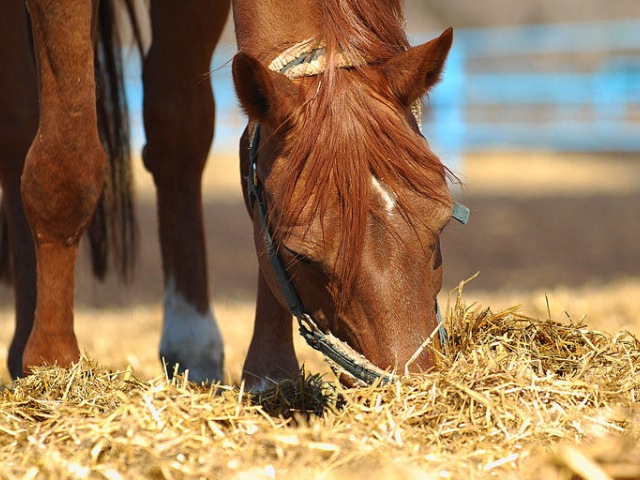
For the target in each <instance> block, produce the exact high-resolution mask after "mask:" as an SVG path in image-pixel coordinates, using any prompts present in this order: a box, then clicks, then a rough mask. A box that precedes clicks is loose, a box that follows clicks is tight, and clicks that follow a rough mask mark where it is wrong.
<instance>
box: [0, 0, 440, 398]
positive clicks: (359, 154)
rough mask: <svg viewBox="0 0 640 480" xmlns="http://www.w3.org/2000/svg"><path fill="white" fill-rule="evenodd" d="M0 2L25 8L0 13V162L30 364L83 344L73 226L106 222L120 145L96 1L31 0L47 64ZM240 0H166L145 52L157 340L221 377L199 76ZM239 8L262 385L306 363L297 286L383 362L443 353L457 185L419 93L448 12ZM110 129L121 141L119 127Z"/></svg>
mask: <svg viewBox="0 0 640 480" xmlns="http://www.w3.org/2000/svg"><path fill="white" fill-rule="evenodd" d="M0 3H2V7H3V11H10V12H11V13H12V15H13V16H12V15H4V16H3V19H2V20H0V22H3V23H2V24H1V25H0V27H2V28H0V43H1V44H2V45H0V62H2V68H0V72H2V73H0V75H3V74H4V76H0V92H1V93H0V95H2V96H1V97H0V102H1V103H0V107H2V108H3V113H5V112H9V113H10V115H9V117H10V118H11V120H7V119H6V117H7V115H5V116H4V117H3V121H4V122H5V123H4V124H2V125H0V155H1V156H2V159H1V160H2V162H0V163H1V165H2V166H1V167H0V178H1V180H2V186H3V191H4V197H3V205H4V210H5V213H6V214H7V225H8V232H9V244H10V246H11V251H12V265H13V274H14V275H13V276H14V278H15V280H16V305H17V328H16V337H15V338H14V342H13V344H12V348H11V355H10V365H11V372H12V374H13V375H18V374H20V373H22V372H23V371H24V372H28V371H29V369H30V367H31V366H33V365H39V364H42V363H52V362H58V363H59V364H63V365H66V364H68V363H70V362H72V361H74V360H76V359H77V358H78V352H79V350H78V345H77V341H76V338H75V335H74V331H73V295H74V267H75V260H76V255H77V250H78V242H79V239H80V237H81V235H82V233H83V232H84V231H85V230H87V228H89V231H90V233H91V232H92V231H93V226H91V227H90V225H93V224H92V221H93V222H94V223H95V222H96V217H98V221H97V223H98V225H100V224H104V223H105V222H104V220H102V221H101V220H100V218H99V217H100V215H99V214H96V211H97V212H100V211H101V209H100V208H98V210H96V208H97V206H98V205H99V202H100V200H101V198H103V199H104V197H108V196H109V195H107V194H103V186H104V184H105V170H107V169H109V168H111V170H114V167H108V166H107V165H108V164H107V162H106V160H105V157H106V156H107V157H109V159H111V157H113V156H114V155H112V152H110V151H109V149H107V155H106V156H105V149H104V147H103V145H105V143H106V144H108V142H105V141H104V135H103V136H102V138H101V136H100V133H99V130H98V128H97V126H98V125H99V124H100V123H101V122H100V113H101V109H100V108H96V91H98V92H101V91H102V89H101V88H100V87H101V86H100V85H98V88H96V79H95V76H94V65H95V64H96V62H97V61H98V60H99V59H100V58H101V55H100V50H99V47H96V36H97V34H98V33H104V32H101V30H105V26H106V25H107V24H106V23H103V22H102V21H101V18H102V17H101V14H100V12H99V10H98V5H97V3H98V2H97V0H93V1H87V0H27V6H28V9H29V12H30V18H31V26H32V34H33V49H34V51H35V58H36V62H35V64H34V63H33V62H31V61H30V60H29V59H28V56H27V55H25V52H26V51H28V49H29V43H30V42H29V35H28V31H29V29H28V24H27V20H26V17H25V15H24V11H23V10H22V5H21V4H20V2H18V1H17V0H0ZM109 3H110V2H105V1H103V2H101V5H102V6H104V5H105V4H109ZM5 4H6V6H7V7H6V10H5V9H4V7H5ZM102 6H101V9H100V11H101V10H102V9H103V7H102ZM228 10H229V1H228V0H218V1H206V0H190V1H189V2H184V1H181V0H176V1H168V0H162V1H159V2H152V5H151V24H152V31H153V41H152V45H151V49H150V51H149V53H148V55H147V56H146V58H145V60H144V68H143V84H144V89H145V97H144V122H145V129H146V135H147V145H146V147H145V150H144V154H143V158H144V163H145V166H146V167H147V169H149V170H150V171H151V173H152V174H153V177H154V180H155V184H156V187H157V197H158V217H159V224H160V242H161V246H162V260H163V271H164V278H165V301H164V329H163V337H162V341H161V356H162V357H164V358H165V359H166V360H167V361H168V362H169V363H170V364H179V365H180V367H181V368H182V369H187V368H188V369H189V370H190V378H192V379H194V380H198V381H200V380H206V379H209V380H213V379H220V378H221V376H222V355H223V354H222V351H223V350H222V340H221V337H220V333H219V331H218V328H217V324H216V321H215V319H214V316H213V313H212V311H211V309H210V307H209V299H208V282H207V273H206V256H205V250H204V239H203V226H202V206H201V191H200V181H201V174H202V170H203V167H204V163H205V159H206V157H207V153H208V150H209V146H210V143H211V140H212V132H213V124H214V101H213V96H212V92H211V88H210V84H209V82H205V81H202V78H201V76H202V74H203V73H204V72H206V71H207V70H208V69H209V63H210V59H211V55H212V53H213V50H214V48H215V45H216V43H217V41H218V39H219V36H220V32H221V29H222V26H223V24H224V21H225V18H226V16H227V13H228ZM234 16H235V23H236V32H237V39H238V45H239V51H240V53H239V54H238V55H237V56H236V57H235V59H234V63H233V74H234V80H235V83H236V89H237V92H238V96H239V98H240V101H241V103H242V106H243V107H244V109H245V110H246V112H247V113H248V115H249V118H250V125H249V128H248V130H247V132H246V133H245V135H244V136H243V138H242V140H241V146H242V148H241V168H242V171H243V172H244V175H245V176H247V177H249V181H248V183H247V190H246V192H245V193H246V196H247V206H248V208H249V210H250V212H251V214H252V216H253V219H254V223H255V225H256V228H255V232H256V234H255V237H256V247H257V253H258V258H259V262H260V273H259V279H258V299H257V308H256V312H257V313H256V323H255V330H254V334H253V338H252V341H251V346H250V350H249V354H248V357H247V360H246V363H245V366H244V377H245V379H246V381H247V383H248V385H249V387H250V388H260V386H261V385H264V381H265V380H266V379H280V378H284V377H288V376H291V375H296V374H297V373H298V364H297V360H296V357H295V353H294V350H293V343H292V324H291V319H292V317H291V313H292V312H291V311H290V309H291V308H290V307H291V306H292V305H293V309H291V310H293V313H296V314H300V315H299V316H300V317H301V318H303V319H304V320H305V321H307V325H312V328H313V334H316V333H318V332H324V333H326V334H328V335H329V336H330V338H332V339H340V341H342V342H343V343H342V345H345V344H349V345H350V346H351V347H353V349H354V352H355V354H356V355H357V354H362V355H364V357H366V359H367V360H366V361H367V362H368V363H369V364H370V365H372V368H377V369H378V371H380V369H387V370H403V369H408V370H411V371H415V370H426V369H428V368H430V367H431V366H432V364H433V354H432V352H431V351H430V350H429V349H428V348H423V347H424V346H425V344H427V343H429V341H430V339H431V338H432V336H433V333H434V332H435V330H436V328H437V321H436V308H437V307H436V301H435V297H436V294H437V292H438V291H439V289H440V285H441V278H442V267H441V257H440V248H439V240H438V237H439V234H440V232H441V230H442V228H443V227H444V226H445V225H446V223H447V222H448V220H449V218H450V216H451V209H452V201H451V198H450V194H449V192H448V189H447V183H446V171H445V168H444V167H443V166H442V165H441V163H440V162H439V160H438V158H437V157H436V156H435V155H434V154H433V153H432V152H431V150H430V149H429V145H428V143H427V142H426V140H424V138H423V137H422V136H421V134H420V130H419V126H418V123H417V121H416V117H415V116H414V115H413V113H412V110H413V109H414V108H415V105H416V102H417V101H418V100H419V99H420V97H421V96H422V95H423V94H424V93H425V92H426V91H427V90H428V89H429V88H430V87H431V86H432V85H433V84H434V83H435V82H436V81H437V80H438V77H439V75H440V72H441V70H442V67H443V64H444V61H445V58H446V56H447V53H448V50H449V48H450V45H451V41H452V32H451V30H447V31H446V32H445V33H444V34H443V35H442V36H440V37H439V38H438V39H436V40H434V41H432V42H429V43H427V44H425V45H422V46H419V47H414V48H410V47H409V44H408V42H407V39H406V36H405V34H404V32H403V29H402V24H403V19H402V13H401V6H400V3H399V1H398V0H384V1H382V0H325V1H323V2H316V1H312V0H292V1H291V2H288V3H287V4H286V6H284V5H283V4H282V2H280V1H278V0H262V1H259V2H258V1H256V0H236V1H235V2H234ZM16 18H17V19H20V21H18V22H14V21H13V19H16ZM9 19H11V20H9ZM99 25H100V26H102V28H98V27H97V26H99ZM98 45H99V44H98ZM102 56H103V55H102ZM107 58H110V57H109V56H107ZM112 63H113V62H107V64H108V65H110V64H112ZM34 71H37V75H38V78H39V89H36V82H35V75H34ZM6 72H12V73H11V75H9V74H7V73H6ZM99 83H100V82H99ZM108 91H110V90H108ZM36 92H37V96H38V98H39V103H38V102H37V101H36ZM112 94H113V92H112ZM101 96H102V95H98V100H100V97H101ZM108 96H112V95H108ZM112 100H113V99H112ZM38 105H39V107H40V108H39V112H38ZM116 113H117V112H116ZM119 113H120V114H122V111H120V112H119ZM38 114H39V115H38ZM36 119H38V120H36ZM36 122H37V123H36ZM258 124H259V125H260V128H258ZM36 128H37V131H36ZM108 131H109V129H108V128H107V133H108ZM34 133H35V138H34V139H33V142H31V139H32V138H33V135H34ZM107 137H108V138H109V137H111V138H115V139H116V140H121V138H120V136H119V135H113V131H112V132H111V135H108V134H107ZM29 143H31V145H30V147H28V146H29ZM115 143H120V142H118V141H116V142H115ZM250 144H251V145H252V154H251V155H249V145H250ZM27 147H28V148H29V149H28V153H27V154H26V160H23V159H24V155H25V153H26V151H27ZM23 163H24V169H23ZM116 170H117V169H116ZM21 174H22V177H21V189H20V188H19V181H20V175H21ZM254 174H255V175H254ZM107 176H108V175H107ZM20 193H21V195H22V201H23V204H24V210H23V209H22V203H21V202H20ZM125 198H126V197H125ZM119 203H120V204H121V207H122V203H123V201H121V202H119ZM124 203H125V208H124V210H125V211H128V207H126V205H128V204H127V202H126V201H124ZM121 210H122V208H121ZM28 226H29V227H30V230H31V232H33V238H34V239H35V241H32V240H31V236H30V235H29V227H28ZM98 230H100V229H98ZM123 231H124V232H125V234H124V237H128V238H129V239H131V237H132V235H131V234H130V233H129V234H127V233H126V232H130V229H129V230H128V229H127V228H124V229H123ZM94 237H95V238H98V237H99V235H97V234H95V235H94ZM265 238H266V239H267V240H268V241H269V242H268V244H269V245H270V244H271V240H272V241H273V242H274V244H275V247H273V246H272V247H269V246H268V245H267V244H265V242H264V240H265ZM122 243H127V242H122ZM34 251H35V257H34V255H33V252H34ZM270 252H271V253H270ZM273 252H275V253H273ZM272 253H273V254H272ZM103 256H104V255H103ZM125 257H126V255H125ZM124 263H126V262H124ZM278 264H279V265H280V266H281V268H280V273H277V271H278V268H277V266H278ZM274 265H275V266H276V270H274V269H273V268H274ZM98 270H100V269H98ZM282 272H284V273H282ZM283 276H284V277H286V278H285V281H284V282H283V280H282V277H283ZM36 279H37V280H36ZM287 284H288V285H289V287H287V286H286V285H287ZM283 285H285V286H284V291H285V294H283V290H282V289H283ZM36 286H37V290H36V288H35V287H36ZM289 290H290V291H289ZM36 291H37V299H36V293H35V292H36ZM291 291H293V292H294V293H293V294H292V293H291ZM287 292H288V293H287ZM298 294H299V295H298ZM292 296H293V297H297V303H296V302H291V301H290V298H289V297H292ZM34 305H35V316H34ZM301 312H302V313H301ZM303 331H304V330H303ZM320 338H321V339H322V340H321V341H319V343H322V342H324V341H325V340H324V339H325V338H327V337H320ZM336 341H338V340H336ZM434 344H435V345H436V346H438V341H437V340H435V342H434ZM343 380H344V381H345V382H347V383H349V382H350V380H349V378H347V377H343Z"/></svg>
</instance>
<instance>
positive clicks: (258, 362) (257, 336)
mask: <svg viewBox="0 0 640 480" xmlns="http://www.w3.org/2000/svg"><path fill="white" fill-rule="evenodd" d="M299 372H300V368H299V366H298V360H297V358H296V352H295V350H294V347H293V328H292V323H291V313H290V312H289V310H287V309H286V308H284V307H283V306H282V305H281V304H280V302H278V300H277V299H276V298H275V297H274V296H273V293H272V292H271V289H270V288H269V285H268V284H267V282H266V281H265V279H264V277H263V276H262V272H259V273H258V296H257V301H256V318H255V323H254V327H253V337H252V338H251V344H250V345H249V352H248V353H247V359H246V360H245V363H244V367H243V369H242V378H243V379H244V381H245V385H246V387H247V389H249V390H262V389H264V388H266V387H268V386H269V385H270V384H271V382H272V381H278V380H283V379H286V378H294V377H296V376H297V375H298V374H299Z"/></svg>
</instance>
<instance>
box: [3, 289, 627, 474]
mask: <svg viewBox="0 0 640 480" xmlns="http://www.w3.org/2000/svg"><path fill="white" fill-rule="evenodd" d="M448 323H449V325H448V326H449V331H450V338H451V343H450V344H449V347H448V349H447V351H446V352H445V353H444V354H442V355H440V356H439V357H438V358H439V366H438V368H437V369H436V371H435V372H433V373H429V374H423V375H411V376H407V377H403V378H401V380H400V381H399V382H398V383H396V384H395V385H390V386H385V387H380V386H372V387H369V388H358V389H351V390H345V389H343V388H342V387H340V386H339V385H337V384H335V383H330V382H328V381H326V379H323V378H320V377H318V376H317V375H315V376H314V375H305V374H303V376H301V378H300V379H298V380H296V381H293V380H292V381H288V382H283V383H280V384H274V386H273V388H271V389H269V390H268V391H266V392H264V393H263V394H262V395H261V396H259V397H255V396H251V395H249V394H247V393H246V392H243V390H242V388H241V387H240V388H239V387H227V386H216V387H210V388H206V387H198V386H194V385H192V384H190V383H188V382H187V381H186V379H184V378H178V379H174V380H172V381H168V380H167V379H166V378H163V377H160V378H156V379H153V380H151V381H142V380H140V379H138V378H136V377H135V375H134V374H133V373H132V371H131V370H130V369H127V370H124V371H118V372H110V371H109V370H107V369H105V368H103V367H100V366H99V365H96V364H95V363H94V362H93V361H92V360H91V359H89V358H86V357H84V358H83V359H82V360H81V361H80V363H78V364H77V365H74V366H73V367H72V368H70V369H61V368H57V367H50V368H42V369H39V370H37V371H36V372H35V374H34V375H32V376H30V377H27V378H25V379H22V380H20V381H18V382H16V383H15V385H13V386H12V388H8V389H5V390H4V391H3V392H2V398H1V399H0V465H1V466H2V468H1V469H0V477H1V478H9V479H13V478H107V479H118V478H198V477H203V478H221V477H223V476H224V477H225V478H236V479H245V478H246V479H261V478H305V479H312V478H323V479H324V478H327V479H330V478H349V479H357V478H368V477H371V476H375V478H390V479H395V478H398V479H400V478H416V479H420V478H425V479H430V478H488V477H493V476H497V475H499V476H501V477H506V478H524V477H530V478H558V479H569V478H588V479H592V478H593V479H595V478H639V477H640V447H639V445H640V442H638V440H639V439H640V427H638V425H639V424H640V421H639V420H640V410H639V409H638V407H637V402H638V399H639V395H640V344H639V342H638V340H637V339H636V338H635V337H633V336H632V335H631V334H628V333H624V332H622V333H619V334H616V335H614V336H610V335H607V334H605V333H602V332H597V331H593V330H589V329H588V328H587V327H586V326H585V325H582V324H580V323H579V322H575V321H572V320H571V319H568V320H567V321H565V322H557V321H552V320H549V319H546V320H539V319H533V318H528V317H527V316H524V315H522V314H520V313H518V312H517V311H516V309H510V310H506V311H502V312H498V313H493V312H491V311H490V310H489V309H484V310H482V309H477V308H476V309H474V308H470V307H466V306H464V305H463V304H462V302H461V301H460V299H459V298H458V301H457V302H456V304H455V306H454V307H453V308H452V312H451V315H450V320H449V321H448Z"/></svg>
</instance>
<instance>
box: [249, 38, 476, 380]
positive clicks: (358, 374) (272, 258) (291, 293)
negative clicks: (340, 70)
mask: <svg viewBox="0 0 640 480" xmlns="http://www.w3.org/2000/svg"><path fill="white" fill-rule="evenodd" d="M323 56H324V46H323V45H319V44H313V43H312V42H310V41H306V42H302V43H300V44H297V45H294V46H293V47H291V48H289V49H287V50H286V51H285V52H284V53H283V54H281V55H280V56H278V57H277V58H276V59H275V60H273V61H272V62H271V64H270V65H269V68H270V69H271V70H273V71H276V72H280V73H281V74H284V75H286V76H288V77H289V78H297V77H299V76H306V75H317V74H319V73H321V70H320V71H318V68H320V69H321V68H323V66H324V64H323V62H324V58H323ZM343 57H344V55H339V64H340V66H343V67H352V66H354V64H353V63H352V62H351V61H350V60H349V59H348V58H343ZM311 64H312V65H311ZM311 67H312V68H311ZM316 67H317V68H316ZM411 110H412V113H413V114H414V116H415V117H416V121H417V122H418V126H419V127H421V116H422V114H421V112H422V110H421V108H420V103H419V102H418V103H416V104H415V105H414V106H413V107H412V109H411ZM420 130H422V129H421V128H420ZM259 142H260V124H259V123H255V124H254V127H253V132H252V133H251V139H250V143H249V172H248V176H247V192H248V197H249V198H248V199H249V205H250V206H251V208H253V207H254V206H255V207H257V210H258V212H257V213H258V220H259V222H260V231H261V233H262V239H263V242H264V246H265V252H266V254H267V258H268V259H269V263H270V264H271V269H272V272H273V275H274V277H275V279H276V281H277V282H278V285H279V287H280V290H281V292H282V295H283V297H284V299H285V302H286V303H287V306H288V308H289V311H290V312H291V314H292V315H293V316H294V317H296V319H297V320H298V328H299V332H300V335H302V337H303V338H304V339H305V341H306V342H307V344H308V345H309V346H310V347H311V348H313V349H315V350H318V351H319V352H321V353H322V354H323V355H324V357H325V360H327V361H328V362H329V364H330V366H331V367H332V369H333V370H334V371H336V370H340V371H341V373H346V374H347V375H348V376H350V377H351V378H352V379H353V380H355V381H356V382H360V383H363V384H369V385H370V384H372V383H375V382H377V381H379V382H380V383H381V384H386V383H393V382H395V380H396V375H395V374H393V373H390V372H387V371H385V370H382V369H381V368H379V367H377V366H376V365H374V364H373V363H371V362H370V361H369V360H367V358H366V357H364V356H363V355H362V354H360V353H358V352H356V351H355V350H354V349H353V348H351V347H350V346H349V345H348V344H347V343H346V342H344V341H342V340H340V339H338V338H336V337H335V336H334V335H332V334H330V333H324V332H322V330H320V329H319V328H318V326H317V325H316V323H315V321H314V319H313V317H311V315H309V314H308V313H306V312H305V310H304V306H303V305H302V302H301V301H300V297H299V296H298V293H297V292H296V289H295V287H294V286H293V284H292V282H291V279H290V278H289V275H288V274H287V271H286V268H285V266H284V265H283V263H282V260H281V259H280V257H279V255H278V252H277V251H276V245H275V243H274V240H273V237H272V236H271V232H270V229H269V225H268V222H267V207H266V205H265V203H264V199H263V196H262V186H261V185H260V180H259V179H258V172H257V169H258V166H257V160H258V145H259ZM451 216H452V218H454V219H456V220H458V221H459V222H460V223H463V224H466V223H467V221H468V219H469V209H468V208H467V207H465V206H464V205H461V204H459V203H457V202H454V203H453V211H452V215H451ZM436 318H437V320H438V335H439V339H440V345H441V347H442V348H444V347H445V345H446V343H447V339H448V335H447V331H446V329H445V327H444V323H443V322H442V316H441V314H440V307H439V305H438V301H437V299H436Z"/></svg>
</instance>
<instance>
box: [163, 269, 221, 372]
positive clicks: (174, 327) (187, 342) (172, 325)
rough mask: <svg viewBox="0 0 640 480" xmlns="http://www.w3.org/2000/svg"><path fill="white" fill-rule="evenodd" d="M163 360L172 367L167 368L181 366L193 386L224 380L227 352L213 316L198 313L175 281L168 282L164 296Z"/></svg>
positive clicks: (210, 313)
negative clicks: (223, 371)
mask: <svg viewBox="0 0 640 480" xmlns="http://www.w3.org/2000/svg"><path fill="white" fill-rule="evenodd" d="M160 357H161V358H164V359H165V361H166V362H167V363H168V364H169V365H168V368H173V365H171V364H175V363H178V364H179V365H180V370H181V371H184V370H187V369H188V370H189V380H191V381H193V382H197V383H200V382H204V381H218V380H220V381H221V380H222V363H223V360H224V350H223V343H222V335H221V334H220V329H219V328H218V323H217V322H216V319H215V317H214V315H213V312H212V311H211V310H210V309H209V310H208V311H207V312H206V313H205V314H202V313H200V312H198V310H197V309H196V308H195V306H193V305H191V304H190V303H189V302H187V300H186V298H185V297H184V295H183V294H182V293H181V292H179V291H177V290H176V288H175V282H174V280H173V279H169V280H168V281H167V285H166V287H165V292H164V322H163V325H162V340H161V341H160ZM169 373H173V372H169Z"/></svg>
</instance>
